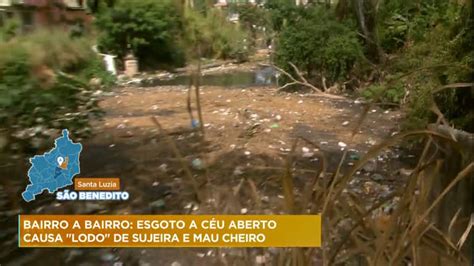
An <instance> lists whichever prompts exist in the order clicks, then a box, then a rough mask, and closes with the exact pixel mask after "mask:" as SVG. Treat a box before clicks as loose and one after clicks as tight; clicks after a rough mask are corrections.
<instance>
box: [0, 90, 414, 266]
mask: <svg viewBox="0 0 474 266" xmlns="http://www.w3.org/2000/svg"><path fill="white" fill-rule="evenodd" d="M187 93H188V92H187V88H186V87H185V86H163V87H121V88H117V89H115V90H113V92H112V93H105V94H104V96H103V100H102V102H101V106H102V107H103V109H104V111H105V115H104V117H103V118H102V119H101V120H96V121H94V123H93V125H94V133H95V135H94V137H93V138H91V139H89V140H87V141H84V142H82V144H83V152H82V154H81V174H80V176H81V177H109V176H114V177H120V178H121V180H122V183H123V185H124V187H123V189H124V190H127V191H129V193H130V200H129V201H127V202H118V203H117V202H112V203H108V202H97V203H95V202H94V203H93V202H57V201H55V200H54V197H53V196H52V195H46V194H44V195H41V196H38V197H37V198H38V200H36V201H35V202H34V203H33V204H28V205H26V204H24V205H23V206H16V207H15V208H16V209H17V211H18V212H22V213H50V214H54V213H58V214H59V213H110V214H126V213H156V214H180V213H243V214H245V213H249V214H252V213H256V214H262V213H268V214H270V213H283V212H284V199H283V196H282V194H283V192H282V189H281V185H280V177H281V176H282V174H283V172H284V162H285V159H286V157H287V155H288V153H289V151H290V149H291V146H292V144H293V142H294V140H295V138H298V137H302V138H304V139H306V140H308V141H309V142H303V141H301V142H300V144H299V145H298V146H297V148H296V150H295V154H296V156H297V160H296V161H295V164H294V165H292V169H293V171H294V178H295V190H296V191H295V193H296V194H298V193H299V192H300V191H301V190H302V189H303V188H304V187H305V184H307V182H308V180H309V178H311V176H312V175H314V173H315V169H316V168H317V167H318V166H319V162H318V158H317V157H315V153H317V152H322V153H324V154H325V155H326V157H327V159H328V162H329V165H328V174H330V173H331V172H333V171H334V170H335V169H336V167H337V165H338V164H339V161H340V160H341V156H342V153H343V152H342V151H343V150H344V149H347V150H348V151H349V152H348V156H347V158H346V160H345V161H343V163H342V167H343V168H346V167H349V166H351V165H352V164H353V162H354V161H356V160H357V159H358V158H360V157H361V156H362V155H363V154H365V152H366V151H367V150H369V149H370V148H371V147H372V146H373V145H375V144H376V143H378V142H380V141H381V140H382V139H384V138H386V137H387V136H390V135H392V134H394V133H395V132H398V131H399V125H398V122H399V121H400V119H401V116H402V115H401V113H400V112H399V111H396V110H383V109H380V108H376V107H375V108H373V109H372V110H370V112H369V114H368V116H367V118H366V119H365V120H364V122H363V124H362V126H361V128H360V131H358V134H356V135H355V136H354V137H351V135H352V130H353V128H354V127H355V126H356V123H357V121H358V118H359V116H360V115H361V113H362V111H363V109H364V105H363V104H362V103H361V102H360V101H359V100H354V99H349V98H345V97H328V96H324V95H317V94H295V93H284V92H279V91H277V90H276V88H273V87H250V88H222V87H202V88H201V102H202V103H201V104H202V111H203V120H204V128H205V141H201V139H200V137H199V136H198V132H196V130H195V129H193V127H192V125H191V120H190V117H189V114H188V112H187V108H186V98H187ZM193 102H194V97H193ZM193 107H195V105H193ZM194 109H195V108H194ZM194 111H195V110H194ZM153 116H154V117H156V118H157V120H158V121H159V123H160V124H161V125H162V127H163V128H164V129H165V131H166V132H167V134H168V135H169V136H171V139H173V141H174V142H175V143H176V145H177V147H178V149H179V151H180V153H181V154H182V156H183V157H184V158H185V161H186V165H187V167H189V169H190V170H191V172H192V175H193V177H194V178H196V179H197V180H198V183H199V186H200V188H201V189H202V190H203V191H207V192H206V193H207V198H208V199H211V200H209V201H208V202H205V203H201V204H198V203H197V202H196V198H195V195H194V193H193V190H192V188H191V185H190V183H189V180H188V177H187V176H186V173H185V171H184V170H183V167H182V166H181V164H180V162H179V160H178V158H177V157H176V155H175V153H174V152H173V150H172V149H171V148H170V145H169V143H168V142H167V141H166V139H165V138H164V136H163V134H161V133H160V131H159V130H158V128H157V126H156V125H155V124H154V123H153V121H152V119H151V117H153ZM194 118H195V119H197V114H196V112H194ZM72 138H73V139H74V136H72ZM407 156H408V157H407ZM404 158H410V155H407V154H404V153H403V151H401V150H399V149H397V148H396V147H395V148H393V149H391V150H386V151H385V152H384V153H383V154H381V155H379V157H378V159H377V160H375V161H373V162H371V165H367V167H364V169H361V171H359V172H357V175H358V178H357V180H356V181H357V182H355V183H354V191H355V192H356V193H359V194H360V195H364V196H365V198H367V199H368V200H370V198H371V197H378V196H379V194H381V193H382V194H383V193H388V192H389V191H391V190H393V188H394V187H395V186H398V185H400V184H402V183H403V180H402V178H401V177H400V175H399V173H398V172H399V170H400V169H401V168H403V167H405V166H406V164H405V163H404ZM27 167H28V165H27V164H26V163H25V164H24V165H23V166H19V167H16V168H15V169H14V170H12V173H17V174H19V175H18V176H22V175H21V172H22V171H24V172H23V175H26V169H27ZM246 180H250V182H249V184H253V185H254V188H249V187H245V186H247V183H244V181H246ZM18 183H19V185H18V186H17V190H18V191H17V192H16V193H18V197H19V194H20V193H21V189H23V188H24V185H26V178H25V180H24V182H23V181H19V182H18ZM242 184H243V185H242ZM255 197H258V198H259V199H258V202H259V204H254V202H255V201H254V200H252V198H255ZM12 208H13V207H12ZM5 224H7V225H8V226H9V227H12V226H16V221H15V220H8V222H6V223H5ZM2 237H3V236H2ZM14 237H15V233H14V232H10V231H9V233H8V234H6V235H5V239H7V238H8V239H9V238H12V239H14ZM3 242H4V241H2V243H3ZM4 243H7V242H4ZM2 248H3V252H2V254H0V255H1V256H0V257H3V258H8V260H7V261H6V262H8V263H6V265H10V264H11V265H18V263H23V264H31V263H33V264H34V263H35V262H36V261H37V260H38V259H41V261H42V264H46V263H49V264H50V265H64V264H68V265H69V264H78V265H91V264H94V263H98V262H100V263H101V264H102V265H113V264H114V263H117V262H118V263H124V264H125V265H129V264H132V265H173V266H179V265H221V264H225V263H232V262H233V261H234V262H235V261H237V262H239V263H240V264H234V265H253V264H255V257H256V256H263V257H264V258H265V259H266V260H267V262H268V263H271V260H272V257H274V256H273V255H274V254H275V252H276V251H275V250H276V249H266V250H263V249H220V250H216V249H72V250H58V249H35V250H19V249H17V248H16V247H14V246H12V245H11V243H10V245H7V244H3V247H2ZM7 254H8V255H7ZM58 254H60V255H58ZM319 263H320V262H318V257H317V256H315V261H314V264H315V265H318V264H319ZM118 265H120V264H118Z"/></svg>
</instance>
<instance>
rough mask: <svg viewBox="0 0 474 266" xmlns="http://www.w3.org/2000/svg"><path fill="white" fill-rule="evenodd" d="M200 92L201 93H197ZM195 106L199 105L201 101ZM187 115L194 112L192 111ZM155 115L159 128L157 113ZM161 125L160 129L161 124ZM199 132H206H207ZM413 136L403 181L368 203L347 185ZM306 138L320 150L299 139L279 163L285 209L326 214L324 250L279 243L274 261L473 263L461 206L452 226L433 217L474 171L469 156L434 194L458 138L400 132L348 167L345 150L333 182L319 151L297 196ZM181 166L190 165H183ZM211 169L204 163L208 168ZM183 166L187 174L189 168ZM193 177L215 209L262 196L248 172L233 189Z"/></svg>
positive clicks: (257, 202)
mask: <svg viewBox="0 0 474 266" xmlns="http://www.w3.org/2000/svg"><path fill="white" fill-rule="evenodd" d="M196 80H197V79H196ZM196 82H198V81H196ZM194 86H196V88H197V91H198V88H199V86H198V85H196V84H195V85H194ZM197 95H198V97H199V94H197ZM370 107H371V106H370V105H368V107H367V108H366V109H365V111H364V112H363V113H362V114H361V116H360V117H361V119H360V120H359V122H358V123H357V125H356V126H355V128H354V131H353V132H354V134H353V135H352V137H353V138H354V137H355V135H356V133H357V132H358V131H359V130H358V129H359V128H360V126H361V125H362V123H363V122H364V119H365V117H366V114H367V112H368V110H370ZM198 109H200V107H199V106H198ZM189 110H191V109H189ZM199 112H200V110H199ZM190 115H191V117H192V114H190ZM438 116H439V119H438V121H439V123H441V122H442V121H444V118H443V117H442V116H441V115H440V114H439V113H438ZM199 117H202V116H201V115H200V116H199ZM154 119H155V123H156V124H157V125H158V126H159V127H160V128H161V126H160V125H159V122H158V121H157V120H156V118H154ZM160 130H161V132H162V133H163V130H162V129H160ZM201 130H204V128H201ZM201 133H202V135H203V136H204V131H202V132H201ZM414 138H416V139H419V140H424V142H425V145H424V149H423V152H422V153H421V155H420V157H419V158H418V163H417V165H416V167H415V168H414V169H413V171H412V173H411V175H410V177H409V179H408V182H407V184H406V186H405V187H401V188H399V189H398V190H397V191H394V192H393V193H391V194H390V195H388V196H386V197H383V198H379V199H378V200H376V201H375V202H372V203H371V204H370V205H369V206H367V203H366V202H364V201H363V200H361V199H360V198H358V196H356V195H355V194H354V193H352V192H351V191H350V189H348V188H349V186H348V184H349V183H350V182H351V181H352V180H353V179H354V177H355V173H356V171H358V170H359V169H360V168H362V167H363V166H364V165H365V164H366V163H367V162H368V161H370V160H371V159H373V158H376V157H377V155H378V154H379V153H380V152H381V151H383V150H384V149H387V148H389V147H391V146H393V145H395V144H400V142H402V141H405V140H407V139H414ZM168 139H169V140H170V146H171V148H172V149H173V150H174V151H175V155H176V156H177V157H178V159H180V160H181V161H183V158H182V156H181V155H180V154H179V151H177V149H176V145H175V144H173V140H172V139H171V138H168ZM303 142H304V143H305V144H306V145H311V146H313V147H315V148H318V145H317V144H315V143H313V142H311V141H310V140H307V139H304V138H296V139H294V142H293V145H292V148H291V151H290V153H289V154H288V156H287V158H286V162H285V165H284V167H282V168H281V170H282V173H281V189H282V192H283V195H284V201H285V210H282V211H283V212H286V213H291V214H299V213H300V214H301V213H305V214H307V213H313V214H318V213H321V214H322V217H323V245H324V246H323V247H322V249H314V248H308V249H301V248H298V249H291V248H288V249H280V251H279V255H277V256H276V258H274V260H273V261H274V262H275V263H274V264H273V265H313V264H314V263H315V258H319V260H320V261H322V264H324V265H406V264H408V263H410V264H411V265H431V264H434V263H435V262H436V263H437V264H438V265H467V264H468V263H469V260H468V258H467V257H466V255H465V253H463V251H462V248H463V244H464V243H465V241H466V238H467V235H468V234H469V231H470V227H469V228H468V229H466V230H464V233H463V234H462V235H460V236H459V235H455V234H452V232H451V229H452V227H453V225H454V224H455V223H456V222H457V219H458V218H459V214H460V211H457V212H456V213H455V214H454V215H453V217H449V218H450V219H449V220H450V223H449V229H448V230H444V229H442V228H440V226H439V225H438V224H436V223H435V221H434V220H433V210H435V209H436V208H437V206H438V205H439V204H440V202H442V201H444V200H445V196H446V194H447V193H448V192H449V191H450V190H452V189H453V188H454V187H456V186H457V185H459V182H461V181H463V180H465V179H467V178H469V177H470V176H472V173H473V171H474V163H473V162H472V158H468V160H467V163H465V164H464V166H463V168H462V169H458V173H457V175H456V176H455V177H454V178H453V179H451V180H449V182H448V185H447V186H445V187H443V188H442V192H441V193H439V194H437V195H434V197H433V193H432V190H433V188H434V186H436V184H437V182H436V180H437V179H439V178H446V177H445V173H443V171H442V166H443V164H446V163H449V161H448V162H445V161H443V159H442V156H440V155H442V154H441V152H440V149H439V146H440V145H443V146H444V150H446V149H448V150H453V151H456V152H459V153H461V154H464V153H465V151H464V150H463V148H462V145H463V144H462V143H459V142H457V141H456V139H455V138H454V137H453V136H452V135H450V134H441V133H438V132H434V131H431V130H420V131H413V132H405V133H400V134H397V135H394V136H392V137H390V138H388V139H386V140H385V141H383V142H381V143H380V144H378V145H376V146H374V147H372V149H370V150H369V151H368V152H367V153H366V154H365V155H364V156H363V157H362V158H361V159H360V160H359V161H358V162H357V163H356V164H355V165H354V166H353V167H351V168H350V169H348V170H346V171H343V169H342V163H343V161H344V159H345V157H346V154H347V151H346V152H344V154H343V156H342V158H341V161H340V164H339V166H338V168H337V170H336V171H335V173H333V174H331V176H330V178H329V180H328V179H327V178H325V177H326V176H327V175H328V173H326V168H327V160H326V159H325V156H324V154H323V153H318V154H316V156H317V157H318V158H319V162H320V163H319V166H318V167H317V169H311V170H312V173H314V175H313V178H312V180H309V181H308V185H307V186H306V190H305V191H304V193H301V194H300V193H295V189H294V182H293V173H294V171H295V167H294V165H295V164H294V157H295V150H296V148H297V147H299V146H298V145H299V144H300V143H303ZM349 143H350V142H349ZM433 149H434V152H433ZM183 167H184V168H185V169H186V168H187V166H186V165H185V164H183ZM207 171H208V170H207V169H206V173H207ZM185 172H186V173H188V172H189V170H185ZM188 176H189V178H190V179H191V183H192V184H193V189H194V191H195V193H196V195H197V198H198V199H199V201H200V202H212V203H213V204H212V206H213V208H212V211H213V212H216V213H235V212H238V211H239V210H240V203H239V200H238V199H237V196H238V194H239V192H240V191H241V190H244V189H248V190H249V191H250V194H251V195H252V196H251V200H252V202H253V203H254V204H255V206H256V208H257V210H258V209H259V208H260V206H261V202H260V200H261V198H262V195H261V193H260V192H259V191H258V188H257V186H256V185H255V183H254V181H253V180H252V179H250V178H242V180H241V182H240V183H239V185H238V186H237V187H235V188H233V189H232V188H230V187H225V186H224V187H223V186H216V185H213V184H212V183H211V182H210V181H209V180H208V182H207V184H206V185H205V186H201V187H199V188H198V187H197V185H196V180H193V176H192V175H191V174H190V173H188ZM229 191H233V193H229ZM387 206H389V207H387ZM261 211H262V212H263V211H264V210H263V209H262V210H261ZM242 252H243V253H244V256H243V259H242V260H240V261H239V260H237V261H236V260H230V259H228V258H226V257H221V256H219V258H220V262H221V263H222V264H224V265H242V264H247V265H248V264H254V262H255V260H254V259H251V258H249V256H251V254H250V253H249V252H248V250H243V251H242ZM218 253H219V252H218ZM434 265H436V264H434Z"/></svg>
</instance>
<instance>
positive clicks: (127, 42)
mask: <svg viewBox="0 0 474 266" xmlns="http://www.w3.org/2000/svg"><path fill="white" fill-rule="evenodd" d="M96 24H97V26H98V28H99V29H100V30H101V31H102V35H101V36H100V38H99V46H100V48H101V49H102V50H104V51H107V52H109V53H113V54H116V55H118V56H119V57H123V56H125V55H126V54H127V53H128V52H129V51H132V52H133V53H134V54H135V55H136V56H137V58H138V59H139V62H140V66H141V67H145V68H146V67H156V66H160V65H166V64H167V65H182V64H183V63H184V53H183V50H182V49H181V45H180V42H179V39H180V38H176V36H180V35H181V34H182V17H181V15H180V11H179V10H178V7H177V5H175V4H174V2H172V1H171V0H162V1H153V0H130V1H120V2H118V3H116V5H115V6H114V7H113V8H109V9H108V10H106V11H105V12H103V13H100V14H99V15H98V17H97V21H96Z"/></svg>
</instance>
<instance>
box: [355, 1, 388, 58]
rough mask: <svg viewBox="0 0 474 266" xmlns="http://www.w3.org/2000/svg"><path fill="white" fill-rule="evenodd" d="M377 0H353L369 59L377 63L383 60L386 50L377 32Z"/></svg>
mask: <svg viewBox="0 0 474 266" xmlns="http://www.w3.org/2000/svg"><path fill="white" fill-rule="evenodd" d="M376 5H377V0H375V1H374V0H353V7H354V10H355V13H356V16H357V21H358V24H359V28H360V30H361V32H362V36H363V37H364V39H365V43H366V46H367V51H368V57H369V59H370V60H371V61H372V62H373V63H375V64H377V63H381V62H383V59H384V52H383V50H382V47H381V46H380V43H379V39H378V33H377V8H376Z"/></svg>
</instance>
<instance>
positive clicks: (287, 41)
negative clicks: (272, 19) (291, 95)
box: [276, 8, 362, 83]
mask: <svg viewBox="0 0 474 266" xmlns="http://www.w3.org/2000/svg"><path fill="white" fill-rule="evenodd" d="M299 12H300V17H299V19H298V20H295V21H293V22H291V23H288V25H287V26H285V27H284V28H283V30H282V32H281V35H280V37H279V39H278V43H277V47H276V62H277V64H278V65H279V66H282V67H283V68H284V69H285V70H288V71H290V72H291V68H290V67H289V62H291V63H293V64H295V65H296V66H297V67H298V68H300V70H302V71H304V72H305V73H306V74H307V76H308V78H310V79H311V78H315V77H318V79H317V80H320V79H321V76H324V77H325V78H326V79H327V80H328V82H329V83H333V82H336V81H338V80H342V79H345V78H347V75H348V73H349V72H350V70H351V69H352V66H353V65H354V64H355V63H356V62H357V61H358V60H359V58H360V57H361V56H362V48H361V45H360V44H359V42H358V39H357V36H356V33H355V31H353V30H351V29H350V28H349V27H347V26H346V25H344V24H342V23H341V22H338V21H337V20H336V19H335V17H334V16H332V14H329V11H328V10H320V9H318V8H310V9H300V11H299Z"/></svg>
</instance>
